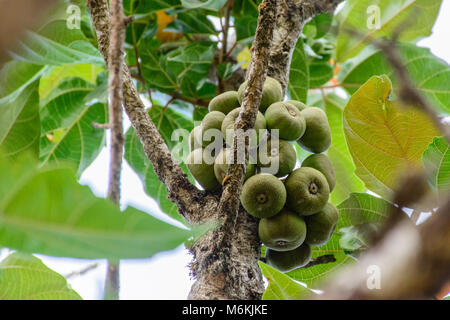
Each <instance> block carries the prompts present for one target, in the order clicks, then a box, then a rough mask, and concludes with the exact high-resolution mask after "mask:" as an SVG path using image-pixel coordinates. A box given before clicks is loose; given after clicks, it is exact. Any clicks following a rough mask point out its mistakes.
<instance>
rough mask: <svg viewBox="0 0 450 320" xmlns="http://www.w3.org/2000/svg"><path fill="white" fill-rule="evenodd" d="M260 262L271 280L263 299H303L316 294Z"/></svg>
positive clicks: (267, 277) (264, 272)
mask: <svg viewBox="0 0 450 320" xmlns="http://www.w3.org/2000/svg"><path fill="white" fill-rule="evenodd" d="M258 264H259V266H260V268H261V271H262V273H263V275H264V276H265V277H266V279H267V281H269V286H268V287H267V288H266V291H265V292H264V294H263V296H262V299H263V300H303V299H306V298H308V297H310V296H311V295H314V294H315V293H314V292H313V291H311V290H310V289H308V288H306V287H305V286H303V285H301V284H299V283H297V282H296V281H295V280H293V279H291V278H290V277H288V276H287V275H285V274H284V273H282V272H280V271H278V270H277V269H275V268H272V267H271V266H269V265H267V264H265V263H263V262H261V261H259V262H258Z"/></svg>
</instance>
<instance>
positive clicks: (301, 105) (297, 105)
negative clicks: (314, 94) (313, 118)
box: [286, 100, 308, 111]
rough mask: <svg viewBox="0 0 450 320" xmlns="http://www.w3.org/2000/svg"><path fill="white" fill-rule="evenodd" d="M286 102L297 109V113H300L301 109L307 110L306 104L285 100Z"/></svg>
mask: <svg viewBox="0 0 450 320" xmlns="http://www.w3.org/2000/svg"><path fill="white" fill-rule="evenodd" d="M286 102H287V103H290V104H292V105H293V106H294V107H296V108H297V109H298V111H302V110H303V109H306V108H308V106H307V105H306V104H304V103H303V102H301V101H298V100H286Z"/></svg>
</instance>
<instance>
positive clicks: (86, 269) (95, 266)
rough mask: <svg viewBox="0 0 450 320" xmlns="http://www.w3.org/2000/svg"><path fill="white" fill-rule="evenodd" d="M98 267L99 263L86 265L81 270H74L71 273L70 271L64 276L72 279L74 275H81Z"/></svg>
mask: <svg viewBox="0 0 450 320" xmlns="http://www.w3.org/2000/svg"><path fill="white" fill-rule="evenodd" d="M97 267H98V263H92V264H90V265H88V266H86V267H84V268H83V269H81V270H77V271H72V272H71V273H68V274H67V275H65V276H64V277H65V278H66V279H70V278H74V277H79V276H83V275H85V274H86V273H88V272H89V271H91V270H94V269H96V268H97Z"/></svg>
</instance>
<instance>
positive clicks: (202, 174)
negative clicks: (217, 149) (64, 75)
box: [185, 148, 220, 190]
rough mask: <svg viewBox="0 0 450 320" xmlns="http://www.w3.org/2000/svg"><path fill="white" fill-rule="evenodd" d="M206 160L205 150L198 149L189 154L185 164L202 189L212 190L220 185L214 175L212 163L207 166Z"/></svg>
mask: <svg viewBox="0 0 450 320" xmlns="http://www.w3.org/2000/svg"><path fill="white" fill-rule="evenodd" d="M206 159H207V155H206V150H204V149H201V148H198V149H195V150H194V151H192V152H191V153H189V155H188V157H187V158H186V161H185V163H186V166H187V167H188V169H189V171H190V172H191V174H192V176H193V177H194V178H195V180H197V182H198V183H199V184H200V185H201V186H202V187H203V189H205V190H214V189H216V188H217V187H219V186H220V183H219V182H218V181H217V179H216V176H215V175H214V161H212V163H211V164H209V163H208V162H209V161H206Z"/></svg>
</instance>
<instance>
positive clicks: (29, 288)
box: [0, 252, 82, 300]
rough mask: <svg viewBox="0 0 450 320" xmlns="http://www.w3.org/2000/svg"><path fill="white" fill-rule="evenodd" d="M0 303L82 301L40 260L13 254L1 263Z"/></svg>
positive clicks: (65, 282)
mask: <svg viewBox="0 0 450 320" xmlns="http://www.w3.org/2000/svg"><path fill="white" fill-rule="evenodd" d="M0 300H82V299H81V297H80V295H79V294H78V293H76V292H75V291H74V290H73V289H71V288H70V285H69V284H68V283H67V281H66V279H65V278H64V277H63V276H62V275H60V274H59V273H57V272H55V271H53V270H51V269H50V268H48V267H47V266H46V265H45V264H44V263H43V262H42V261H41V260H40V259H38V258H36V257H34V256H32V255H27V254H23V253H17V252H15V253H12V254H10V255H9V256H8V257H7V258H5V259H4V260H3V261H2V262H0Z"/></svg>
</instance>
